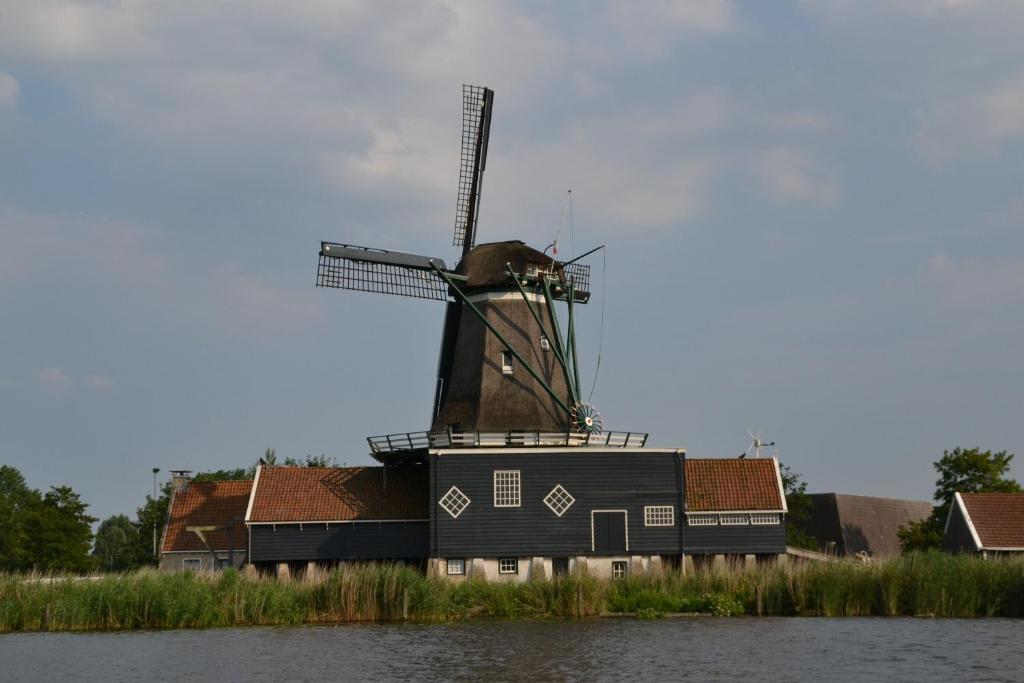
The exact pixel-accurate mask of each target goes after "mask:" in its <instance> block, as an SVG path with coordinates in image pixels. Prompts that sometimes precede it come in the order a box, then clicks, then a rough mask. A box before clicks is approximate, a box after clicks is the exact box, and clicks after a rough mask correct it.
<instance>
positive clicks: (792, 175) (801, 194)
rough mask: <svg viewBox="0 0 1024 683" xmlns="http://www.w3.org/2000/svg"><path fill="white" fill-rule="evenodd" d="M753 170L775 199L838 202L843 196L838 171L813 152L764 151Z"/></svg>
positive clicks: (813, 202)
mask: <svg viewBox="0 0 1024 683" xmlns="http://www.w3.org/2000/svg"><path fill="white" fill-rule="evenodd" d="M752 172H753V173H754V176H755V178H756V179H757V180H758V181H759V183H760V185H761V188H762V190H763V191H764V192H765V194H766V195H767V196H768V197H769V198H771V199H772V200H773V201H776V202H780V203H789V202H803V203H808V204H817V205H820V206H831V205H834V204H835V203H836V202H837V201H838V200H839V197H840V186H839V180H838V178H837V176H836V172H835V171H834V170H832V169H831V168H828V167H826V166H825V165H823V164H822V163H821V162H819V161H818V160H817V159H815V158H814V157H813V156H811V155H810V154H808V153H806V152H803V151H798V150H793V149H787V148H776V149H772V150H768V151H766V152H763V153H761V154H759V155H757V157H756V158H755V159H754V162H753V165H752Z"/></svg>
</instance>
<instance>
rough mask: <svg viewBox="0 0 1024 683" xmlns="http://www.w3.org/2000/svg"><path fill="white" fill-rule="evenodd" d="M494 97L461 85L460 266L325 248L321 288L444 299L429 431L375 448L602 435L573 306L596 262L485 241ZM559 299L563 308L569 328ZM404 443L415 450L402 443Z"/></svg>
mask: <svg viewBox="0 0 1024 683" xmlns="http://www.w3.org/2000/svg"><path fill="white" fill-rule="evenodd" d="M493 103H494V93H493V91H491V90H490V89H488V88H482V87H478V86H463V116H462V120H463V131H462V155H461V162H460V172H459V193H458V204H457V210H456V219H455V236H454V240H453V244H454V245H455V246H461V247H462V255H461V258H460V260H459V262H458V265H456V266H455V267H454V268H449V267H448V266H447V265H446V264H445V262H444V260H443V259H440V258H435V257H429V256H419V255H415V254H409V253H402V252H396V251H388V250H383V249H372V248H367V247H359V246H353V245H347V244H338V243H333V242H322V243H321V245H320V262H319V268H318V270H317V279H316V284H317V286H320V287H334V288H339V289H351V290H357V291H364V292H376V293H382V294H394V295H398V296H408V297H416V298H422V299H430V300H436V301H445V302H447V309H446V312H445V321H444V328H443V333H442V338H441V353H440V358H439V361H438V372H437V387H436V393H435V398H434V410H433V413H432V424H431V427H430V431H429V434H426V433H422V434H420V433H417V434H403V435H390V436H389V437H371V439H370V444H371V447H372V448H373V450H374V453H375V454H378V453H379V452H382V451H388V452H391V451H395V450H402V449H405V450H408V451H413V450H421V448H422V447H426V446H427V445H436V443H435V441H434V439H435V438H441V436H440V435H446V436H445V438H447V439H449V441H450V440H451V439H453V438H455V439H457V438H458V437H459V435H462V434H475V435H479V434H481V433H492V434H494V433H504V434H505V435H512V434H522V433H558V434H563V435H570V434H586V435H597V434H601V432H602V429H603V426H602V423H601V418H600V416H599V415H598V414H597V413H596V411H594V410H593V408H592V407H591V406H590V405H588V404H587V403H585V402H584V401H583V400H582V398H581V394H580V381H579V368H578V365H577V362H576V340H575V326H574V306H575V305H577V304H583V303H586V302H587V301H588V300H589V298H590V293H589V279H590V267H589V266H587V265H585V264H582V263H579V262H578V261H579V259H574V260H573V261H570V262H567V263H562V262H559V261H557V260H555V259H554V258H553V257H551V256H548V255H546V254H544V253H542V252H541V251H538V250H536V249H533V248H531V247H529V246H527V245H526V244H524V243H523V242H521V241H518V240H513V241H507V242H494V243H489V244H480V245H477V244H476V234H477V219H478V216H479V210H480V194H481V186H482V180H483V172H484V169H485V167H486V162H487V146H488V141H489V137H490V127H491V110H492V106H493ZM588 253H590V252H588ZM586 255H587V254H584V255H583V256H586ZM580 258H582V256H581V257H580ZM555 302H564V303H565V304H566V310H567V320H566V323H567V325H566V331H565V333H564V334H563V332H562V327H561V324H560V321H559V316H558V312H557V311H556V307H555ZM391 437H395V438H394V439H392V438H391ZM474 438H477V437H474ZM508 438H511V436H509V437H508ZM380 439H387V442H386V443H385V442H383V441H380ZM403 439H404V440H406V441H408V448H405V447H404V446H403V447H402V448H400V449H396V445H395V443H394V442H402V440H403ZM424 439H426V441H424ZM375 440H376V441H375Z"/></svg>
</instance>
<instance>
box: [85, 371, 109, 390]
mask: <svg viewBox="0 0 1024 683" xmlns="http://www.w3.org/2000/svg"><path fill="white" fill-rule="evenodd" d="M82 382H83V383H84V384H85V385H86V386H87V387H90V388H92V389H96V390H97V391H109V390H111V389H113V388H114V380H113V379H111V378H110V377H107V376H106V375H97V374H91V373H90V374H88V375H86V376H85V379H83V380H82Z"/></svg>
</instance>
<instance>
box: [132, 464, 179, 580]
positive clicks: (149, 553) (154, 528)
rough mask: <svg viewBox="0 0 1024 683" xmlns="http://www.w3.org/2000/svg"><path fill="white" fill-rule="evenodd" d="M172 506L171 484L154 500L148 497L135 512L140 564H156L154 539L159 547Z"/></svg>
mask: <svg viewBox="0 0 1024 683" xmlns="http://www.w3.org/2000/svg"><path fill="white" fill-rule="evenodd" d="M170 504H171V483H170V482H167V483H166V484H164V485H163V486H161V487H160V493H159V495H158V496H157V497H156V498H154V497H153V496H150V495H147V496H146V502H145V503H144V504H143V506H142V507H140V508H137V509H136V510H135V528H136V529H138V534H137V535H136V537H135V539H134V544H135V552H134V554H135V557H136V558H137V559H138V562H139V563H140V564H154V565H155V564H156V563H157V554H159V552H160V549H159V548H157V550H156V553H157V554H154V552H153V539H154V538H156V543H157V544H158V545H159V543H160V539H161V538H163V531H164V524H165V523H166V521H167V509H168V507H170Z"/></svg>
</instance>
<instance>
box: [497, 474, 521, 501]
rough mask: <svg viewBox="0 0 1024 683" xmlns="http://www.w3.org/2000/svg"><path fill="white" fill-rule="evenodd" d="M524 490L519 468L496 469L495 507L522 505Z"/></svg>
mask: <svg viewBox="0 0 1024 683" xmlns="http://www.w3.org/2000/svg"><path fill="white" fill-rule="evenodd" d="M522 490H523V489H522V477H521V476H520V473H519V470H494V507H496V508H517V507H522V503H523V497H522Z"/></svg>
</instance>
